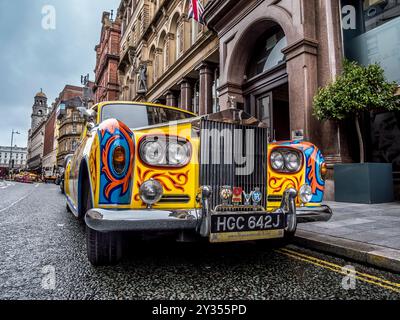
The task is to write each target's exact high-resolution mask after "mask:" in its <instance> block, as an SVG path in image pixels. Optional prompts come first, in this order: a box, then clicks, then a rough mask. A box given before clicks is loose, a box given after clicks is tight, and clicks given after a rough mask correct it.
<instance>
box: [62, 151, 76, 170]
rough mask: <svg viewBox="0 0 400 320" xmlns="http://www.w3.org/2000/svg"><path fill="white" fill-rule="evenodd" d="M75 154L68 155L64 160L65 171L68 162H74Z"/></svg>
mask: <svg viewBox="0 0 400 320" xmlns="http://www.w3.org/2000/svg"><path fill="white" fill-rule="evenodd" d="M73 156H74V155H73V154H68V155H66V156H65V158H64V170H65V169H67V165H68V162H69V161H70V160H72V157H73Z"/></svg>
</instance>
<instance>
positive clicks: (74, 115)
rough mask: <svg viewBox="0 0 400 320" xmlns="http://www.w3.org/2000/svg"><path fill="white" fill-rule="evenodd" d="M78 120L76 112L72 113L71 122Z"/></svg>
mask: <svg viewBox="0 0 400 320" xmlns="http://www.w3.org/2000/svg"><path fill="white" fill-rule="evenodd" d="M78 120H79V116H78V113H77V112H74V113H73V114H72V121H78Z"/></svg>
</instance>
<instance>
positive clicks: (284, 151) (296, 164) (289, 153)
mask: <svg viewBox="0 0 400 320" xmlns="http://www.w3.org/2000/svg"><path fill="white" fill-rule="evenodd" d="M270 165H271V167H272V169H273V170H275V171H277V172H280V173H296V172H298V171H299V170H300V169H301V166H302V165H303V158H302V153H301V152H300V151H298V150H295V149H293V148H277V149H275V150H273V151H272V152H271V155H270Z"/></svg>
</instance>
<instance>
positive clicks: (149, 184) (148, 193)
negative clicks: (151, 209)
mask: <svg viewBox="0 0 400 320" xmlns="http://www.w3.org/2000/svg"><path fill="white" fill-rule="evenodd" d="M163 193H164V190H163V187H162V185H161V183H160V182H158V181H157V180H153V179H151V180H147V181H145V182H144V183H143V184H142V185H141V186H140V188H139V196H140V199H142V201H143V202H144V203H145V204H147V205H153V204H155V203H157V202H158V201H160V200H161V197H162V195H163Z"/></svg>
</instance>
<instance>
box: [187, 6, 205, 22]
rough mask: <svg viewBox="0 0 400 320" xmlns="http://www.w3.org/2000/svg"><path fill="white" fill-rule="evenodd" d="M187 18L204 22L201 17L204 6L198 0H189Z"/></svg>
mask: <svg viewBox="0 0 400 320" xmlns="http://www.w3.org/2000/svg"><path fill="white" fill-rule="evenodd" d="M189 1H190V6H189V14H188V16H189V18H193V19H194V20H196V21H197V22H198V23H201V24H205V23H204V19H203V13H204V8H203V5H202V4H201V1H200V0H189Z"/></svg>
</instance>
